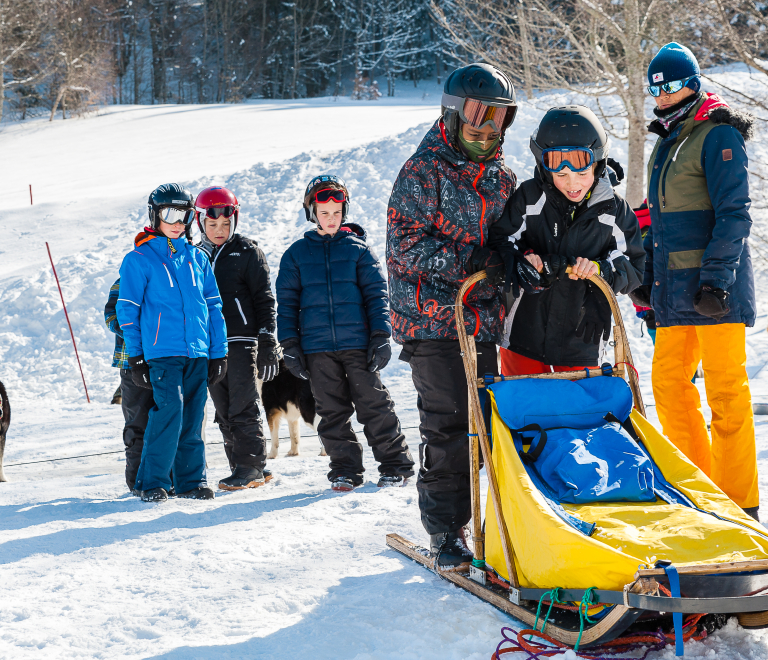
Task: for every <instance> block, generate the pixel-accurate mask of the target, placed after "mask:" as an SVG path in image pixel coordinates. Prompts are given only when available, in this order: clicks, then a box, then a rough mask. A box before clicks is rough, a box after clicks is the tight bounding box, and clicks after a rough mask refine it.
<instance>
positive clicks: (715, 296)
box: [693, 284, 731, 321]
mask: <svg viewBox="0 0 768 660" xmlns="http://www.w3.org/2000/svg"><path fill="white" fill-rule="evenodd" d="M693 308H694V309H695V310H696V311H697V312H698V313H699V314H701V315H703V316H709V317H710V318H713V319H715V321H719V320H720V319H721V318H723V317H724V316H725V315H726V314H728V312H730V311H731V308H730V306H729V305H728V292H727V291H724V290H723V289H720V288H718V287H712V286H709V285H707V284H704V285H702V286H700V287H699V290H698V291H697V292H696V295H694V296H693Z"/></svg>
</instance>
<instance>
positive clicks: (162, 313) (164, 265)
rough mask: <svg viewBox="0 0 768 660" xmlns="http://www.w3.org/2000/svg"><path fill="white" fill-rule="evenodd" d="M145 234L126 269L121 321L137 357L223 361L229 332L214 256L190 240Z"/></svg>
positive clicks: (123, 271)
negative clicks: (220, 359)
mask: <svg viewBox="0 0 768 660" xmlns="http://www.w3.org/2000/svg"><path fill="white" fill-rule="evenodd" d="M170 244H171V245H173V250H175V252H174V251H173V250H171V247H170V245H169V239H167V238H166V237H165V236H162V235H160V234H155V233H151V232H142V233H140V234H139V235H138V236H137V237H136V241H135V248H134V249H133V251H131V252H129V253H128V254H127V255H125V258H124V259H123V264H122V266H120V297H119V298H118V300H117V305H116V308H117V319H118V321H119V323H120V329H121V330H122V331H123V338H124V339H125V345H126V348H127V349H128V354H129V355H130V356H131V357H137V356H139V355H143V356H144V358H145V359H147V360H151V359H153V358H160V357H174V356H182V357H188V358H199V357H206V358H210V359H213V358H220V357H224V356H225V355H226V354H227V328H226V324H225V323H224V316H223V314H222V313H221V297H220V296H219V288H218V287H217V286H216V278H215V277H214V275H213V271H212V270H211V265H210V263H209V262H208V255H207V254H205V252H203V251H202V250H200V249H199V248H196V247H194V246H192V245H190V244H189V243H188V242H187V239H186V238H183V237H182V238H175V239H171V240H170Z"/></svg>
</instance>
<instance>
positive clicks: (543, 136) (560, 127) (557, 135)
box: [531, 105, 608, 183]
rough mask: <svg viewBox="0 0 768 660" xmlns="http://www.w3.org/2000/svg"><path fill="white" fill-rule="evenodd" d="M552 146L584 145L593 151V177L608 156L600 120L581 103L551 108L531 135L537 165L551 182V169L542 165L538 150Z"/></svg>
mask: <svg viewBox="0 0 768 660" xmlns="http://www.w3.org/2000/svg"><path fill="white" fill-rule="evenodd" d="M555 147H587V148H589V149H591V150H592V152H593V153H594V154H595V162H596V163H597V167H596V168H595V181H597V180H598V179H599V178H600V177H601V176H602V175H603V172H605V165H606V162H605V161H606V159H607V158H608V135H606V133H605V129H604V128H603V126H602V124H601V123H600V121H599V120H598V119H597V117H596V116H595V113H594V112H592V111H591V110H590V109H589V108H587V107H585V106H583V105H564V106H562V107H559V108H550V109H549V110H548V111H547V114H546V115H544V118H543V119H542V120H541V123H540V124H539V127H538V128H537V129H536V130H535V131H534V132H533V135H531V151H532V152H533V156H534V158H535V159H536V167H538V168H539V172H540V173H541V176H542V177H543V178H544V180H545V181H549V182H550V183H551V182H552V173H551V172H548V171H547V170H545V169H544V166H543V165H542V162H541V154H542V152H543V151H544V149H553V148H555Z"/></svg>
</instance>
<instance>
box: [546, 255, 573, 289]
mask: <svg viewBox="0 0 768 660" xmlns="http://www.w3.org/2000/svg"><path fill="white" fill-rule="evenodd" d="M540 258H541V263H542V266H543V269H542V271H541V274H540V277H541V282H542V286H544V287H550V286H552V285H553V284H554V283H555V281H556V280H562V279H563V278H565V277H566V272H565V270H566V268H568V266H573V265H574V264H575V263H576V259H574V258H573V257H564V256H563V255H560V254H545V255H542V256H541V257H540Z"/></svg>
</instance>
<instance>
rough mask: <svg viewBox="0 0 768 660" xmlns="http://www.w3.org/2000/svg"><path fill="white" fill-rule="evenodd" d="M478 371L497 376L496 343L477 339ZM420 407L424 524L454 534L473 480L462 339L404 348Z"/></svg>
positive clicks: (466, 511)
mask: <svg viewBox="0 0 768 660" xmlns="http://www.w3.org/2000/svg"><path fill="white" fill-rule="evenodd" d="M476 347H477V375H478V376H483V375H484V374H493V375H495V376H496V375H498V373H499V367H498V362H497V357H496V345H495V344H494V343H491V342H478V343H477V344H476ZM400 359H401V360H403V361H405V362H408V363H409V364H410V365H411V376H412V378H413V384H414V386H415V387H416V393H417V399H416V406H417V407H418V409H419V419H420V422H421V423H420V426H419V429H420V431H421V445H419V460H420V463H421V466H420V469H419V478H418V481H417V483H416V487H417V488H418V491H419V509H420V510H421V522H422V524H423V525H424V529H426V530H427V533H429V534H439V533H441V532H453V531H456V530H458V529H460V528H462V527H463V526H464V525H466V524H467V523H468V522H469V520H470V518H471V517H472V503H471V501H470V497H471V495H470V482H469V444H468V441H467V433H468V432H469V401H468V395H467V379H466V376H465V373H464V364H463V362H462V359H461V349H460V348H459V342H458V340H449V339H448V340H438V339H435V340H433V339H425V340H419V341H413V342H408V343H407V344H405V345H404V346H403V350H402V351H401V353H400Z"/></svg>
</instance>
